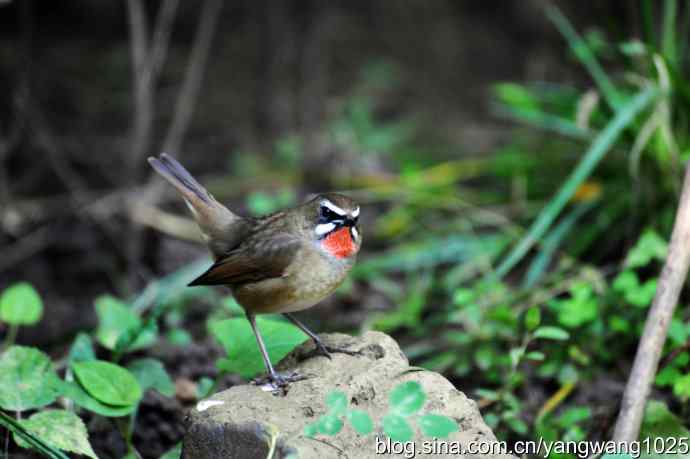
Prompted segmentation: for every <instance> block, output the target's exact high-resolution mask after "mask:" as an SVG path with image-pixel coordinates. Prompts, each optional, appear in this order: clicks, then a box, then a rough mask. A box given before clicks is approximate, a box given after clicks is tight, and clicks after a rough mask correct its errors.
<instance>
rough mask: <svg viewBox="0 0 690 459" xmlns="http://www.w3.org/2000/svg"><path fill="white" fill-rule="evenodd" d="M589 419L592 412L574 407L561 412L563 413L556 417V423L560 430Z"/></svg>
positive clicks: (584, 408)
mask: <svg viewBox="0 0 690 459" xmlns="http://www.w3.org/2000/svg"><path fill="white" fill-rule="evenodd" d="M591 418H592V410H591V409H589V408H588V407H574V408H568V409H566V410H565V411H563V413H561V415H560V416H558V419H557V420H556V422H557V423H558V425H559V426H561V427H562V428H564V429H567V428H568V427H570V426H572V425H574V424H577V423H578V422H581V421H584V420H587V419H591Z"/></svg>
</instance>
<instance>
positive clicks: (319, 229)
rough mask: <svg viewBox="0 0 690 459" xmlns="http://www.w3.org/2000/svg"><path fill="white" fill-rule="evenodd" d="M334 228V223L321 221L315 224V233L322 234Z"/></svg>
mask: <svg viewBox="0 0 690 459" xmlns="http://www.w3.org/2000/svg"><path fill="white" fill-rule="evenodd" d="M334 229H335V223H321V224H319V225H316V230H315V232H316V235H317V236H323V235H324V234H326V233H330V232H331V231H333V230H334Z"/></svg>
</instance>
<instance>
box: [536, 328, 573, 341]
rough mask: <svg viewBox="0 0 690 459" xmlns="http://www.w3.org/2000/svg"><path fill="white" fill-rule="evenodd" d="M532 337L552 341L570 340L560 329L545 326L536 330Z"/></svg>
mask: <svg viewBox="0 0 690 459" xmlns="http://www.w3.org/2000/svg"><path fill="white" fill-rule="evenodd" d="M534 337H535V338H541V339H552V340H556V341H565V340H567V339H568V338H570V334H569V333H568V332H567V331H565V330H563V329H562V328H558V327H552V326H548V325H545V326H543V327H539V328H537V329H536V330H535V331H534Z"/></svg>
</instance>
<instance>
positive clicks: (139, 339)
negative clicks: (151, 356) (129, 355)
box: [114, 318, 158, 354]
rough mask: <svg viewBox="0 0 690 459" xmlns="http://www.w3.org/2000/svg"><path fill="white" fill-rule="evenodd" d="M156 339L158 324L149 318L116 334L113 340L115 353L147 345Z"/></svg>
mask: <svg viewBox="0 0 690 459" xmlns="http://www.w3.org/2000/svg"><path fill="white" fill-rule="evenodd" d="M157 339H158V324H157V323H156V321H155V319H153V318H149V319H148V320H146V321H145V322H141V321H140V324H139V325H136V326H134V327H130V328H128V329H127V330H125V331H124V332H123V333H121V334H120V336H118V338H117V341H116V342H115V349H114V351H115V353H120V354H122V353H125V352H131V351H136V350H137V349H143V348H146V347H149V346H150V345H152V344H153V343H155V342H156V340H157Z"/></svg>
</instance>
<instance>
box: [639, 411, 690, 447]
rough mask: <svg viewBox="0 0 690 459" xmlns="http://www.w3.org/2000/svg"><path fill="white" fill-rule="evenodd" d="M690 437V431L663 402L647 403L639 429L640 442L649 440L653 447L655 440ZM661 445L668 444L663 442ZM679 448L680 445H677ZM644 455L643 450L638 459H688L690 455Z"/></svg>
mask: <svg viewBox="0 0 690 459" xmlns="http://www.w3.org/2000/svg"><path fill="white" fill-rule="evenodd" d="M688 437H690V431H689V430H688V429H687V428H686V427H685V426H684V425H683V421H682V419H680V418H678V417H677V416H676V415H675V414H673V413H671V411H670V410H669V409H668V407H667V406H666V404H665V403H664V402H660V401H656V400H650V401H649V402H647V407H646V408H645V413H644V418H643V421H642V428H641V429H640V437H639V439H640V441H643V440H645V439H646V438H649V441H650V445H654V439H655V438H663V439H668V438H678V439H686V438H688ZM663 444H668V441H666V440H665V441H664V442H663ZM678 446H680V444H678ZM651 452H652V454H646V452H645V451H644V448H643V449H642V455H641V456H640V458H644V459H652V458H654V459H657V458H674V459H688V458H690V454H653V453H654V451H653V450H652V451H651Z"/></svg>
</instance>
